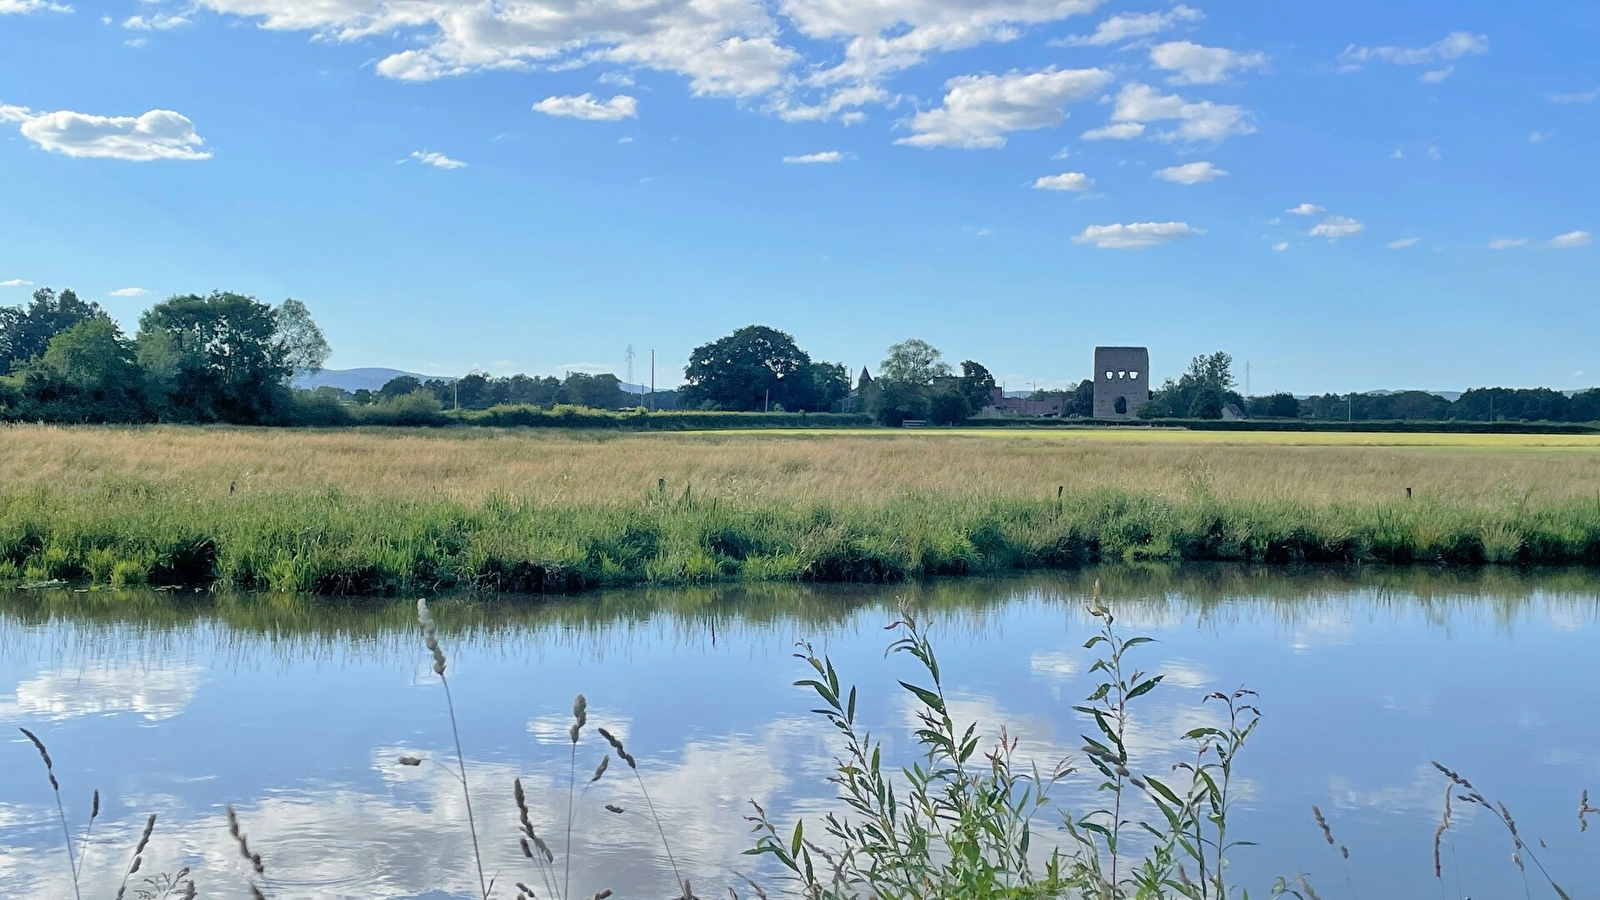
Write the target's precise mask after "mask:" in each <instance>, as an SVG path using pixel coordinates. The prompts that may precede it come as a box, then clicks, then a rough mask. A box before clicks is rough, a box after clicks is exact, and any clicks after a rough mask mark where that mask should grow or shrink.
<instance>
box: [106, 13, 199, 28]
mask: <svg viewBox="0 0 1600 900" xmlns="http://www.w3.org/2000/svg"><path fill="white" fill-rule="evenodd" d="M187 24H189V19H188V17H186V16H184V15H181V14H179V15H169V14H167V13H156V14H155V15H153V16H129V17H128V18H126V19H123V20H122V27H123V28H131V29H133V30H134V31H170V30H172V29H174V28H182V27H183V26H185V25H187Z"/></svg>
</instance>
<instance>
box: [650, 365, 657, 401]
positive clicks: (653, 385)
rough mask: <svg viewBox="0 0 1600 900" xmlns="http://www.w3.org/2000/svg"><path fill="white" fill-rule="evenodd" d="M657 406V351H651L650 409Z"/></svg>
mask: <svg viewBox="0 0 1600 900" xmlns="http://www.w3.org/2000/svg"><path fill="white" fill-rule="evenodd" d="M655 408H656V352H655V351H654V350H651V351H650V409H652V410H654V409H655Z"/></svg>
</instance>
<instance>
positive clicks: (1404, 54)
mask: <svg viewBox="0 0 1600 900" xmlns="http://www.w3.org/2000/svg"><path fill="white" fill-rule="evenodd" d="M1488 52H1489V38H1488V36H1487V35H1482V34H1473V33H1471V32H1468V31H1454V32H1451V33H1450V34H1448V35H1446V36H1445V37H1444V38H1443V39H1442V40H1439V41H1435V42H1434V43H1432V44H1429V45H1428V46H1426V47H1357V46H1355V45H1354V44H1351V45H1350V46H1349V47H1346V48H1345V50H1344V52H1343V53H1341V54H1339V60H1340V61H1341V62H1344V63H1346V64H1347V66H1348V67H1349V68H1350V69H1351V70H1352V71H1355V70H1359V69H1360V67H1361V64H1362V63H1368V62H1386V63H1393V64H1395V65H1397V66H1427V65H1433V64H1435V63H1440V62H1448V61H1450V60H1454V59H1461V58H1463V57H1466V56H1477V55H1480V54H1484V53H1488ZM1440 80H1443V79H1440Z"/></svg>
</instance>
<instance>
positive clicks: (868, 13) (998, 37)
mask: <svg viewBox="0 0 1600 900" xmlns="http://www.w3.org/2000/svg"><path fill="white" fill-rule="evenodd" d="M1103 2H1104V0H868V2H861V0H781V2H780V3H779V7H780V8H781V10H782V11H783V13H784V14H785V15H786V16H787V17H788V18H789V19H790V21H792V22H793V23H794V24H795V26H796V28H797V29H798V30H799V31H800V33H801V34H802V35H803V36H805V37H807V38H810V39H812V40H817V41H843V42H844V52H843V58H842V59H841V60H840V61H839V62H837V63H836V64H833V65H826V64H824V65H821V66H818V67H815V68H814V69H813V70H812V72H811V74H810V75H809V76H807V77H806V79H805V83H806V85H807V86H809V87H813V88H829V87H832V86H835V85H844V86H846V87H847V89H854V90H857V91H861V90H873V91H876V90H878V84H879V82H881V80H882V79H883V78H884V77H885V76H887V75H889V74H890V73H893V72H896V71H900V70H903V69H907V68H910V67H912V66H915V65H918V64H920V63H921V62H923V61H924V60H925V59H927V57H928V56H930V55H932V54H934V53H946V52H950V51H953V50H959V49H962V48H966V47H973V46H977V45H978V44H982V43H988V42H1006V41H1013V40H1016V39H1017V38H1019V37H1021V36H1022V35H1023V34H1024V33H1025V30H1026V28H1027V26H1029V25H1037V24H1043V23H1046V22H1055V21H1059V20H1061V19H1066V18H1069V17H1071V16H1074V15H1080V14H1084V13H1089V12H1092V11H1094V10H1095V9H1097V8H1098V7H1099V6H1100V5H1101V4H1102V3H1103ZM884 99H887V98H886V97H885V98H884ZM834 102H835V101H833V100H830V101H829V103H834ZM874 102H878V101H874Z"/></svg>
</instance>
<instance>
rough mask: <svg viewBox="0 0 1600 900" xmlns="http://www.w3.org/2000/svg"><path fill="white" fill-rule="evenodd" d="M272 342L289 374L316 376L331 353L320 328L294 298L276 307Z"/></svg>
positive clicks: (302, 305) (301, 304)
mask: <svg viewBox="0 0 1600 900" xmlns="http://www.w3.org/2000/svg"><path fill="white" fill-rule="evenodd" d="M276 315H277V323H278V324H277V331H276V334H275V335H274V338H273V339H274V341H275V342H276V343H277V345H278V348H279V351H280V352H281V353H282V354H283V360H284V365H285V366H287V367H288V369H289V374H290V375H315V374H317V373H318V372H320V371H322V364H323V363H325V362H327V361H328V356H329V354H331V353H332V352H333V351H332V350H330V349H329V348H328V341H327V339H326V338H324V337H323V336H322V329H321V328H318V327H317V323H316V322H314V321H312V320H311V311H310V310H308V309H306V305H305V304H304V303H301V302H300V301H299V300H295V299H293V298H291V299H288V300H285V301H283V302H282V303H281V304H279V305H278V309H277V312H276Z"/></svg>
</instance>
